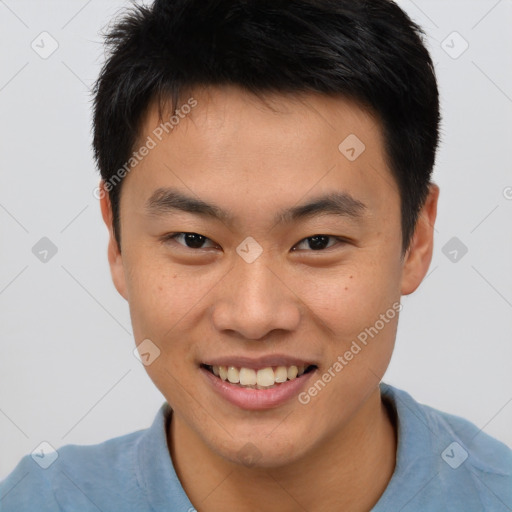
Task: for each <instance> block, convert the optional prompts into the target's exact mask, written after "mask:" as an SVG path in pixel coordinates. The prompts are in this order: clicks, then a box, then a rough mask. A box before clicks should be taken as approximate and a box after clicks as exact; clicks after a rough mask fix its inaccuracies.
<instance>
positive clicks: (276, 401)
mask: <svg viewBox="0 0 512 512" xmlns="http://www.w3.org/2000/svg"><path fill="white" fill-rule="evenodd" d="M199 370H200V371H201V373H202V374H203V375H204V377H205V378H206V380H207V382H208V383H209V384H210V385H211V386H212V387H213V389H214V390H215V391H216V392H217V393H218V394H219V395H220V396H221V397H222V398H225V399H226V400H227V401H228V402H231V403H232V404H233V405H236V406H238V407H240V408H242V409H247V410H251V411H261V410H264V409H273V408H275V407H279V406H280V405H282V404H284V403H285V402H287V401H288V400H290V399H291V398H293V397H294V396H297V395H298V394H299V393H300V392H301V390H302V389H304V388H305V387H306V384H307V383H308V381H309V379H310V378H311V376H312V375H313V374H314V373H315V372H316V369H315V370H313V371H310V372H308V373H304V374H302V375H301V376H300V377H296V378H295V379H293V380H287V381H286V382H283V383H281V384H278V385H276V386H274V387H273V388H269V389H252V388H243V387H241V386H237V385H236V384H231V383H230V382H228V381H225V380H222V379H221V378H219V377H216V376H215V375H214V374H213V373H212V372H210V371H208V370H207V369H206V368H203V367H200V368H199Z"/></svg>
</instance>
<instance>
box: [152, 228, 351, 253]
mask: <svg viewBox="0 0 512 512" xmlns="http://www.w3.org/2000/svg"><path fill="white" fill-rule="evenodd" d="M182 235H198V236H200V237H203V238H204V239H205V240H208V241H210V242H212V243H215V242H213V241H212V240H210V239H209V238H208V237H206V236H204V235H201V234H199V233H194V232H189V231H181V232H178V233H170V234H168V235H165V236H164V237H162V242H164V243H167V242H170V241H176V239H177V238H178V237H180V236H182ZM315 237H326V238H330V239H333V240H336V242H337V244H341V245H345V244H346V243H347V242H348V241H347V240H346V239H344V238H341V237H337V236H333V235H323V234H316V235H311V236H308V237H306V238H303V239H302V240H300V241H299V242H298V243H297V244H296V245H294V246H293V248H292V251H295V250H296V249H295V247H296V246H297V245H300V244H301V243H303V242H307V241H308V240H310V239H312V238H315ZM177 243H178V244H179V245H181V246H183V247H184V248H185V249H190V250H192V251H197V250H201V249H208V247H198V248H193V247H188V246H187V245H185V244H181V243H179V242H177ZM337 244H333V245H330V246H329V245H328V246H327V247H325V248H323V249H317V250H314V249H309V250H307V252H323V251H325V250H326V249H331V248H332V247H334V246H336V245H337Z"/></svg>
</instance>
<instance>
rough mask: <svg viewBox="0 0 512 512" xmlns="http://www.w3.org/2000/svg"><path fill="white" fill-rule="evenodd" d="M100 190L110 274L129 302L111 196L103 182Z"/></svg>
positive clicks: (119, 290) (118, 289)
mask: <svg viewBox="0 0 512 512" xmlns="http://www.w3.org/2000/svg"><path fill="white" fill-rule="evenodd" d="M99 190H100V207H101V216H102V217H103V221H104V222H105V225H106V226H107V229H108V233H109V237H108V263H109V265H110V274H111V276H112V281H113V282H114V286H115V287H116V290H117V291H118V292H119V294H120V295H121V296H122V297H124V298H125V299H126V300H128V296H127V293H126V279H125V273H124V266H123V257H122V254H121V249H120V247H119V245H118V243H117V240H116V237H115V234H114V223H113V213H112V204H111V202H110V195H109V193H108V191H107V190H106V187H105V182H104V181H103V180H101V181H100V185H99Z"/></svg>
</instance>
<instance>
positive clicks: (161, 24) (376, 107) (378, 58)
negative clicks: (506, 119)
mask: <svg viewBox="0 0 512 512" xmlns="http://www.w3.org/2000/svg"><path fill="white" fill-rule="evenodd" d="M105 43H106V47H107V50H108V56H107V59H106V61H105V63H104V65H103V68H102V70H101V72H100V75H99V77H98V80H97V81H96V83H95V87H94V90H93V95H94V126H93V132H94V136H93V149H94V156H95V159H96V162H97V165H98V167H99V170H100V173H101V176H102V179H103V180H104V181H105V182H106V183H109V184H112V185H115V183H113V182H112V179H113V178H115V179H117V180H118V181H120V176H124V175H125V174H124V173H119V172H118V171H119V170H120V169H122V168H123V167H124V168H126V162H128V161H129V159H130V157H131V155H132V152H133V151H134V145H135V143H136V141H137V138H138V135H139V130H140V124H141V121H142V120H143V118H144V116H145V114H146V113H147V111H148V108H149V106H150V104H151V103H152V102H153V101H157V102H158V104H159V105H160V110H159V112H160V116H161V108H162V107H161V105H162V104H166V103H167V104H169V105H170V106H171V110H172V112H174V111H175V110H176V109H177V108H178V105H179V102H180V100H181V98H182V97H183V95H184V94H185V91H190V90H192V88H194V87H197V86H222V85H236V86H239V87H241V88H243V89H245V90H247V91H249V92H252V93H254V94H256V95H258V96H261V95H264V94H265V93H276V92H277V93H283V94H293V93H308V92H316V93H322V94H328V95H339V96H340V97H344V98H347V99H352V100H354V101H357V102H358V103H359V104H360V105H362V106H365V107H367V108H368V109H369V110H370V111H371V112H372V113H373V115H374V116H375V117H376V119H378V121H379V122H380V125H381V127H382V130H383V136H384V145H385V151H386V156H387V160H388V165H389V167H390V170H391V172H392V174H393V176H394V178H395V180H396V182H397V184H398V189H399V192H400V198H401V228H402V250H403V253H405V251H406V250H407V248H408V247H409V245H410V242H411V240H412V235H413V234H414V229H415V226H416V221H417V219H418V214H419V211H420V210H421V208H422V206H423V205H424V202H425V199H426V197H427V195H428V191H429V185H430V183H431V181H430V180H431V174H432V169H433V166H434V163H435V155H436V150H437V146H438V144H439V122H440V113H439V93H438V87H437V81H436V77H435V71H434V67H433V64H432V60H431V58H430V55H429V52H428V50H427V49H426V47H425V45H424V32H423V31H422V29H421V28H420V27H419V26H418V25H417V24H415V23H414V22H413V21H412V20H411V19H410V18H409V17H408V16H407V14H406V13H405V12H404V11H402V9H400V7H399V6H398V5H396V4H395V3H394V2H393V1H391V0H156V1H155V2H154V3H153V4H152V5H151V6H134V7H131V8H130V9H129V10H128V11H127V12H126V13H124V14H123V16H122V17H121V18H120V19H118V20H117V21H116V22H115V23H114V25H113V26H112V27H111V29H109V30H108V32H107V33H106V34H105ZM340 142H341V141H340ZM116 173H118V174H117V176H116ZM121 185H122V183H121V182H119V185H118V186H111V187H109V197H110V201H111V204H112V211H113V228H114V233H115V236H116V240H117V243H118V245H119V247H120V229H119V228H120V224H119V199H120V191H121Z"/></svg>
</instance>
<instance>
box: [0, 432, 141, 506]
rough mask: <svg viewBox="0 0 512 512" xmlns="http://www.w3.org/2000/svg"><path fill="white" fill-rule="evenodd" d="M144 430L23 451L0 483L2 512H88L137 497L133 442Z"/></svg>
mask: <svg viewBox="0 0 512 512" xmlns="http://www.w3.org/2000/svg"><path fill="white" fill-rule="evenodd" d="M144 432H145V430H140V431H138V432H133V433H130V434H127V435H124V436H120V437H116V438H113V439H109V440H107V441H104V442H102V443H99V444H95V445H89V446H83V445H71V444H70V445H66V446H63V447H61V448H59V449H58V450H57V451H56V452H53V453H50V454H43V453H41V456H38V455H37V454H33V455H26V456H25V457H23V458H22V459H21V460H20V462H19V463H18V465H17V466H16V467H15V468H14V470H13V471H12V472H11V473H10V474H9V475H8V476H7V478H6V479H4V480H3V481H2V482H0V499H1V505H2V508H1V509H2V511H3V512H11V511H13V512H14V511H16V512H25V511H27V512H28V511H33V510H35V507H37V510H38V511H40V512H46V511H50V510H51V511H52V512H53V511H56V510H84V511H87V510H97V509H98V506H99V503H98V502H101V501H107V502H111V503H112V501H114V502H117V503H119V504H120V505H121V504H123V503H124V502H126V501H127V500H134V499H135V500H136V499H137V487H138V481H137V476H136V471H137V461H136V457H137V450H136V445H137V443H138V442H139V440H140V439H141V436H142V434H143V433H144ZM45 458H46V459H45ZM112 494H115V496H112ZM36 504H37V505H36Z"/></svg>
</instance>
